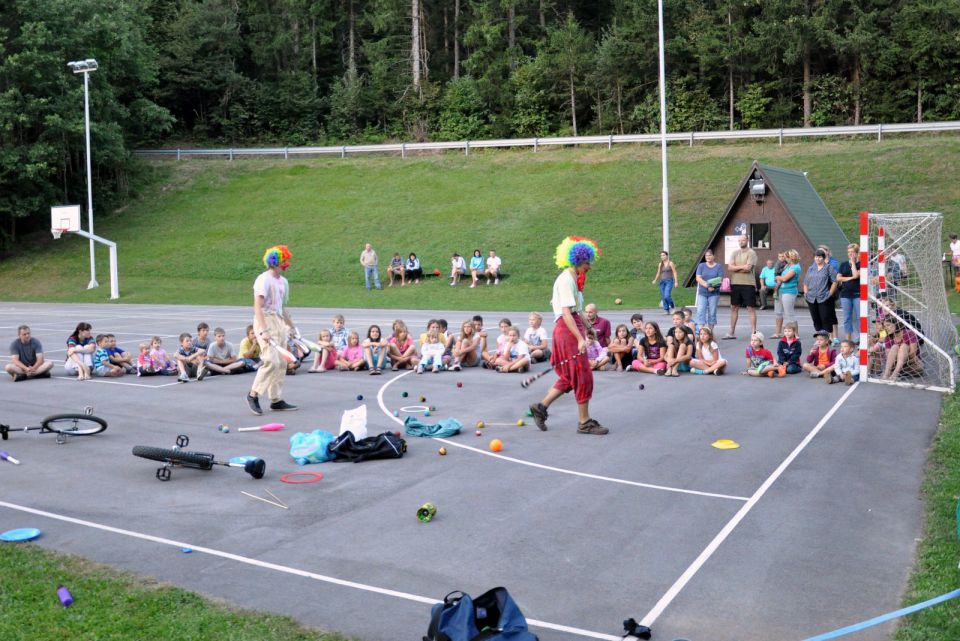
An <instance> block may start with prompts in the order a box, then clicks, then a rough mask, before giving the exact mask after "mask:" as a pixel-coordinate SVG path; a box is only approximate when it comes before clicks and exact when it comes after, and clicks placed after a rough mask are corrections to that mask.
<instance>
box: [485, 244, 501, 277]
mask: <svg viewBox="0 0 960 641" xmlns="http://www.w3.org/2000/svg"><path fill="white" fill-rule="evenodd" d="M483 273H484V275H485V276H486V277H487V285H489V284H490V279H491V278H492V279H493V284H494V285H499V284H500V257H499V256H497V252H495V251H493V250H492V249H491V250H490V256H488V257H487V269H486V270H485V271H484V272H483Z"/></svg>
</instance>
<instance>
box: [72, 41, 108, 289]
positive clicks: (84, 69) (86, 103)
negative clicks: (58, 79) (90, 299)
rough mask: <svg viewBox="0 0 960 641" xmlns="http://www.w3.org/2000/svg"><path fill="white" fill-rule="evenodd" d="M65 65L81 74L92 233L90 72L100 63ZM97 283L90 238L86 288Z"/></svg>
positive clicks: (79, 62)
mask: <svg viewBox="0 0 960 641" xmlns="http://www.w3.org/2000/svg"><path fill="white" fill-rule="evenodd" d="M67 66H68V67H70V69H71V70H72V71H73V73H82V74H83V119H84V124H85V128H86V134H87V233H89V234H91V235H93V169H92V167H91V163H90V72H91V71H96V70H97V69H99V68H100V65H99V64H98V63H97V61H96V60H94V59H93V58H87V59H86V60H74V61H73V62H68V63H67ZM99 286H100V285H99V283H97V264H96V256H95V254H94V242H93V239H92V238H91V239H90V283H89V284H88V285H87V289H93V288H95V287H99Z"/></svg>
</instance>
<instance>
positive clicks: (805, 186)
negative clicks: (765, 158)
mask: <svg viewBox="0 0 960 641" xmlns="http://www.w3.org/2000/svg"><path fill="white" fill-rule="evenodd" d="M742 234H746V235H747V238H748V239H749V242H750V247H751V248H752V249H753V250H754V251H755V252H757V273H758V274H759V273H760V268H761V267H762V266H763V265H764V264H765V263H766V261H767V260H768V259H772V260H774V261H776V260H777V253H778V252H781V251H784V250H787V249H796V250H797V251H798V252H800V264H801V265H802V266H803V267H804V268H806V266H807V265H809V264H810V263H812V262H813V252H814V251H815V250H816V248H817V246H818V245H827V246H828V247H829V248H830V251H831V253H832V254H833V256H834V257H835V258H836V259H837V260H839V261H841V262H842V261H843V260H845V256H846V249H847V243H848V241H847V237H846V235H845V234H844V233H843V230H841V229H840V226H839V225H838V224H837V221H836V220H835V219H834V218H833V215H832V214H831V213H830V210H828V209H827V206H826V205H825V204H824V203H823V199H821V198H820V195H819V194H818V193H817V191H816V190H815V189H814V188H813V185H811V184H810V181H809V180H807V176H806V174H805V173H804V172H802V171H794V170H792V169H783V168H781V167H771V166H770V165H762V164H760V163H759V162H757V161H754V162H753V165H752V166H751V167H750V171H749V172H747V175H746V176H745V177H744V178H743V181H741V183H740V186H739V187H738V188H737V191H736V192H734V195H733V199H732V200H731V201H730V204H729V205H728V206H727V210H726V211H725V212H724V214H723V216H722V217H721V218H720V221H719V222H718V223H717V226H716V227H715V228H714V230H713V232H712V233H711V234H710V237H709V239H708V240H707V242H706V244H705V245H704V246H703V249H701V250H700V254H699V256H697V260H696V261H694V263H693V268H692V269H691V270H690V273H689V274H688V275H687V278H686V280H684V286H685V287H691V286H693V285H696V272H697V266H698V265H699V264H700V263H701V262H703V254H704V253H705V252H706V251H707V248H710V249H712V250H713V253H714V255H715V256H716V258H717V262H719V263H724V264H726V262H727V254H728V251H733V250H734V249H737V248H739V237H740V236H741V235H742Z"/></svg>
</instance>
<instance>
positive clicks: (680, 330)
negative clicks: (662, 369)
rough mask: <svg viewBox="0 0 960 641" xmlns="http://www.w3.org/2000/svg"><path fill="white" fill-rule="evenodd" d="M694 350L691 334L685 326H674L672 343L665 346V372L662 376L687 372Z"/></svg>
mask: <svg viewBox="0 0 960 641" xmlns="http://www.w3.org/2000/svg"><path fill="white" fill-rule="evenodd" d="M694 350H695V346H694V344H693V335H692V334H691V333H690V330H688V329H687V326H686V325H677V326H676V327H674V328H673V345H671V346H669V347H668V348H667V358H666V360H667V373H666V374H664V376H680V373H681V372H689V371H690V361H692V360H693V355H694Z"/></svg>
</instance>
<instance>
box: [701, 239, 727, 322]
mask: <svg viewBox="0 0 960 641" xmlns="http://www.w3.org/2000/svg"><path fill="white" fill-rule="evenodd" d="M722 281H723V265H721V264H719V263H717V262H716V260H714V256H713V250H712V249H708V250H707V251H705V252H704V253H703V262H702V263H700V264H699V265H697V325H699V326H700V327H706V328H708V329H709V330H710V331H711V332H713V328H714V326H716V324H717V303H718V302H720V284H721V282H722Z"/></svg>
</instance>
